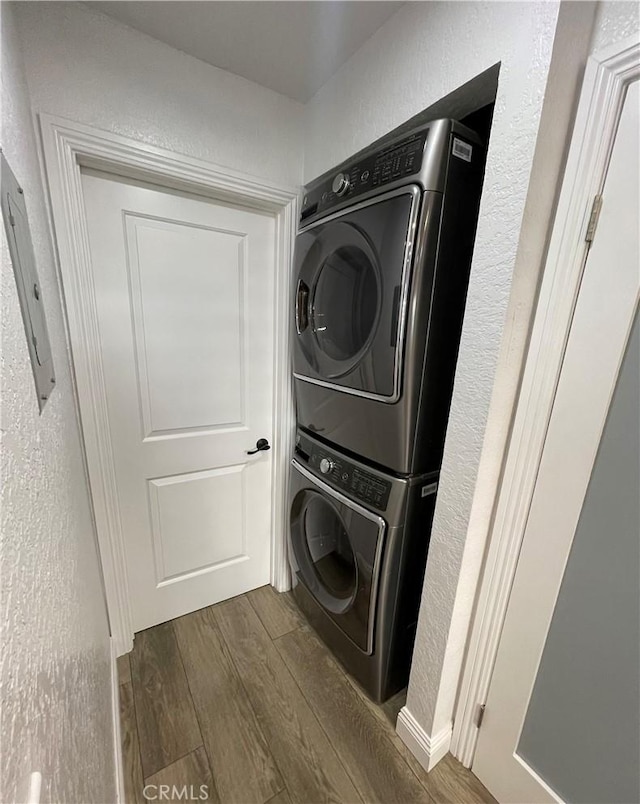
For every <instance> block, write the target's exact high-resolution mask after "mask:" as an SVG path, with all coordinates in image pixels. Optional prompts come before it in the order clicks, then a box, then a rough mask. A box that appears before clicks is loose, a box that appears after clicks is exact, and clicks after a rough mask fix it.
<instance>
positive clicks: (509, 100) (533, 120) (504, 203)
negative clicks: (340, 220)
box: [305, 2, 558, 736]
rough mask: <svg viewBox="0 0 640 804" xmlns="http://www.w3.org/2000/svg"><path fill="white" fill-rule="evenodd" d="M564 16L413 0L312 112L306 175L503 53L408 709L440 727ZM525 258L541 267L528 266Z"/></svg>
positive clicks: (539, 6)
mask: <svg viewBox="0 0 640 804" xmlns="http://www.w3.org/2000/svg"><path fill="white" fill-rule="evenodd" d="M557 17H558V4H557V3H553V2H552V3H500V2H497V3H493V2H490V3H483V2H472V3H466V2H461V3H447V2H444V3H441V2H430V3H409V4H407V5H406V6H404V7H403V8H402V9H401V10H400V11H399V12H398V13H397V14H395V15H394V16H393V17H392V18H391V19H390V20H389V22H388V23H387V24H386V25H385V26H383V27H382V28H381V29H380V30H379V31H378V32H377V33H376V34H375V35H374V36H373V37H372V38H371V39H370V40H369V41H368V42H367V43H366V44H365V45H364V46H363V47H362V48H361V49H360V50H359V51H358V53H356V54H355V55H354V56H353V57H352V58H351V60H350V61H349V62H348V63H347V64H346V65H345V66H344V67H343V68H342V70H341V71H340V72H339V73H338V74H337V75H336V76H334V78H333V79H332V80H331V81H330V82H329V83H328V84H326V85H325V86H324V87H323V88H322V89H321V90H320V91H319V92H318V93H317V94H316V96H315V97H314V98H313V99H312V101H311V102H310V103H309V104H308V109H307V116H306V142H307V144H308V145H307V150H306V151H305V178H306V179H307V180H308V179H310V178H312V177H313V176H314V175H315V174H317V173H320V172H322V171H324V170H326V169H328V168H329V167H330V166H331V165H332V164H334V163H336V162H338V161H339V160H340V159H342V158H345V157H346V156H348V154H349V153H351V152H353V151H355V150H357V149H359V148H362V147H363V146H364V145H366V144H367V142H370V141H371V140H373V139H375V138H376V137H379V136H381V135H382V134H384V133H386V132H387V131H388V130H390V129H391V128H393V127H394V126H397V125H399V124H400V123H402V122H403V121H404V120H405V119H407V118H409V117H411V116H412V115H414V114H416V113H417V112H419V111H420V110H421V109H423V108H425V107H427V106H429V105H430V104H431V103H433V102H435V101H436V100H438V99H439V98H440V97H442V96H443V95H446V94H447V93H448V92H451V91H452V90H453V89H455V88H457V87H458V86H460V85H461V84H463V83H464V82H466V81H468V80H469V79H470V78H472V77H473V76H474V75H477V74H478V73H480V72H481V71H482V70H484V69H486V68H487V67H489V66H491V65H492V64H494V63H496V62H498V61H500V62H501V63H502V67H501V72H500V80H499V88H498V97H497V101H496V109H495V116H494V123H493V129H492V133H491V142H490V147H489V152H488V158H487V169H486V178H485V186H484V192H483V198H482V204H481V209H480V220H479V226H478V233H477V238H476V246H475V252H474V259H473V267H472V273H471V280H470V286H469V295H468V301H467V310H466V316H465V323H464V329H463V334H462V342H461V348H460V356H459V360H458V374H457V378H456V383H455V388H454V395H453V401H452V407H451V415H450V419H449V427H448V431H447V441H446V446H445V454H444V460H443V467H442V475H441V483H440V490H439V495H438V503H437V507H436V515H435V521H434V528H433V534H432V543H431V548H430V554H429V561H428V565H427V573H426V580H425V588H424V592H423V601H422V608H421V614H420V622H419V625H418V635H417V639H416V647H415V652H414V660H413V667H412V673H411V681H410V685H409V692H408V698H407V708H408V709H409V711H410V712H411V714H412V715H413V716H414V718H415V719H416V720H417V721H418V723H419V724H420V726H421V727H422V728H423V729H424V731H425V732H426V733H427V734H429V735H431V736H437V735H438V734H439V733H440V732H441V731H442V730H443V729H444V730H445V732H446V731H447V730H448V729H449V728H450V723H451V714H452V708H453V703H454V698H455V691H456V685H457V680H458V674H459V668H460V662H461V659H462V652H463V649H464V639H465V635H466V629H467V627H468V622H469V617H470V614H471V608H472V604H473V599H474V594H475V588H476V583H475V582H476V580H477V572H478V570H479V563H480V558H481V555H482V547H483V545H484V537H485V536H486V530H487V528H488V523H489V518H490V515H491V509H492V502H493V497H492V491H495V482H496V481H497V477H494V478H493V488H488V489H487V494H486V499H485V500H484V502H483V506H482V508H483V510H482V519H483V522H477V523H476V531H477V533H476V541H477V543H478V547H477V548H476V551H475V556H474V562H473V563H474V571H471V572H467V576H466V577H465V582H464V583H463V584H459V578H460V573H461V570H462V569H463V566H462V565H463V555H464V548H465V541H466V539H467V533H468V530H469V522H470V516H471V509H472V504H473V499H474V489H475V485H476V479H477V476H478V470H479V466H480V458H481V454H482V450H483V441H484V434H485V429H486V427H487V421H488V414H489V407H490V400H491V397H492V391H493V386H494V378H495V376H496V366H497V363H498V357H499V354H500V344H501V339H502V337H503V331H504V328H505V314H506V310H507V303H508V299H509V294H510V289H511V283H512V278H513V274H514V269H515V267H516V255H517V253H518V245H519V240H520V234H521V233H520V229H521V224H522V221H523V214H524V210H525V201H526V198H527V191H528V189H529V183H530V176H531V170H532V165H533V160H534V153H535V148H536V137H537V134H538V126H539V122H540V117H541V111H542V105H543V99H544V93H545V85H546V81H547V75H548V71H549V66H550V62H551V54H552V46H553V40H554V34H555V28H556V22H557ZM341 121H348V125H345V124H344V123H341ZM553 186H554V182H553V176H552V183H551V187H553ZM551 200H552V199H551ZM543 201H544V203H543V204H542V208H541V209H540V210H538V212H539V214H541V215H542V216H543V217H544V216H545V215H548V214H549V209H548V206H549V203H550V199H548V198H545V199H543ZM525 256H527V255H525ZM525 263H526V260H525ZM525 268H529V269H530V268H531V264H530V263H526V264H525V266H524V267H523V268H521V271H524V270H525ZM536 270H537V266H536V265H535V262H534V264H533V271H534V280H533V282H532V283H530V284H532V286H533V291H531V289H530V288H529V289H528V292H529V295H532V292H535V284H536V283H535V276H536V275H537V274H536ZM531 301H532V300H529V309H530V306H531ZM525 308H526V305H525ZM527 312H528V310H527V309H525V310H524V311H523V314H522V316H520V317H519V316H518V315H517V311H516V315H515V318H511V319H510V320H509V322H508V325H509V328H510V329H514V328H515V331H516V335H515V338H516V340H517V341H518V342H522V343H524V340H525V335H524V334H523V333H526V327H527V324H528V316H527ZM510 337H511V334H510ZM516 357H517V355H516ZM518 373H519V361H518V360H517V359H516V360H515V361H513V365H511V366H510V369H509V371H508V372H507V376H506V377H504V378H503V382H506V383H507V385H508V386H509V388H512V389H515V387H516V386H517V377H518ZM508 423H509V407H508V405H507V407H506V416H505V411H504V410H502V411H500V426H499V427H497V428H496V429H495V432H494V433H493V437H492V442H491V443H489V444H485V449H484V453H485V456H486V454H487V451H488V452H489V459H490V460H491V462H492V463H493V464H494V465H496V466H497V467H498V471H499V466H500V462H501V457H502V452H503V449H504V442H505V439H506V435H507V432H508ZM474 576H475V577H474ZM456 607H457V610H456V611H454V609H455V608H456ZM452 629H453V631H452ZM452 640H453V641H452ZM452 651H453V654H454V657H453V661H452V660H451V659H452V657H451V654H452ZM443 673H444V675H443Z"/></svg>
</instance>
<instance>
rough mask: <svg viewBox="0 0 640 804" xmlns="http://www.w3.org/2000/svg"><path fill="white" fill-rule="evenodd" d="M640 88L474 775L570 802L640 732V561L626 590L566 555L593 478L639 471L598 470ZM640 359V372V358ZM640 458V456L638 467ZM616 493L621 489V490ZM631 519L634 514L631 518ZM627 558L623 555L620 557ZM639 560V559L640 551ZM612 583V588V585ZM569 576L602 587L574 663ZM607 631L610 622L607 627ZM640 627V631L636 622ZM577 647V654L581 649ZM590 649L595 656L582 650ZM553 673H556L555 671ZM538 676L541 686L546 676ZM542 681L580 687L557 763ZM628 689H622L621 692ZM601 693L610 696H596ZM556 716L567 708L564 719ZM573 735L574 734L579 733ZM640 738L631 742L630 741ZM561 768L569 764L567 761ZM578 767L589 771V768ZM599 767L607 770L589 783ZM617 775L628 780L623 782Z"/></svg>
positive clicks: (624, 260) (578, 313)
mask: <svg viewBox="0 0 640 804" xmlns="http://www.w3.org/2000/svg"><path fill="white" fill-rule="evenodd" d="M638 90H639V85H638V82H637V81H636V82H635V83H633V84H631V86H630V87H629V89H628V93H627V97H626V100H625V103H624V107H623V110H622V116H621V119H620V123H619V127H618V132H617V135H616V140H615V143H614V146H613V150H612V154H611V160H610V164H609V168H608V172H607V177H606V181H605V186H604V190H603V206H602V212H601V216H600V221H599V224H598V229H597V232H596V237H595V240H594V242H593V245H592V247H591V250H590V252H589V255H588V259H587V262H586V265H585V269H584V275H583V278H582V283H581V287H580V292H579V295H578V299H577V303H576V307H575V312H574V316H573V321H572V325H571V330H570V333H569V338H568V341H567V346H566V351H565V354H564V360H563V365H562V370H561V373H560V377H559V381H558V387H557V392H556V396H555V400H554V405H553V409H552V413H551V417H550V420H549V427H548V431H547V437H546V440H545V444H544V449H543V453H542V458H541V463H540V468H539V472H538V476H537V481H536V486H535V489H534V494H533V499H532V501H531V508H530V512H529V518H528V521H527V527H526V530H525V534H524V539H523V543H522V548H521V552H520V556H519V560H518V566H517V570H516V574H515V578H514V583H513V588H512V590H511V595H510V598H509V605H508V608H507V614H506V618H505V623H504V627H503V631H502V635H501V639H500V645H499V648H498V653H497V658H496V664H495V668H494V672H493V676H492V680H491V686H490V689H489V695H488V699H487V704H486V715H485V719H484V721H483V724H482V728H481V730H480V734H479V739H478V746H477V750H476V755H475V757H474V760H473V770H474V773H476V775H477V776H478V777H479V778H480V779H481V780H482V782H483V783H484V784H485V785H486V786H487V787H488V788H489V789H490V790H491V792H492V793H493V794H494V795H495V796H496V798H497V799H498V800H499V801H500V802H519V803H520V804H524V803H525V802H536V804H539V803H540V802H555V801H561V800H562V798H563V796H566V800H568V801H585V800H587V799H586V798H584V797H583V793H581V792H576V791H578V790H580V789H582V790H584V789H585V787H586V788H589V790H590V792H589V794H588V795H589V796H594V797H593V798H591V797H590V798H588V800H591V801H596V800H598V801H599V800H602V798H601V796H602V790H601V783H602V780H603V778H604V776H605V773H603V772H602V766H603V765H607V766H608V767H607V771H606V772H610V770H611V768H615V767H616V766H617V764H616V763H617V762H618V760H619V756H616V753H618V754H619V753H620V752H617V751H616V747H615V746H616V743H617V742H618V741H619V730H620V729H622V728H626V730H627V731H626V733H627V734H628V733H629V731H631V732H635V737H634V738H635V739H636V740H637V709H634V701H635V700H637V671H635V672H634V667H633V666H631V665H630V663H631V662H636V666H637V655H638V650H637V648H638V647H639V646H638V645H637V644H636V646H633V647H630V645H629V639H628V635H624V636H623V635H622V634H619V635H618V638H617V639H616V638H615V637H613V639H612V635H611V633H607V631H609V632H610V631H611V630H613V629H616V628H617V627H619V626H620V625H621V624H622V623H623V622H628V621H629V620H630V619H632V618H630V617H629V609H628V608H627V607H635V609H634V610H635V612H636V613H637V605H638V587H637V573H635V578H634V581H635V588H634V584H633V583H632V584H631V588H629V587H627V591H626V593H625V595H623V596H622V597H620V595H619V594H618V592H619V589H618V588H617V586H618V584H620V583H622V582H623V577H624V573H618V574H616V573H614V572H612V567H613V566H615V561H613V560H612V561H606V560H605V561H600V562H597V563H598V566H597V568H596V570H595V571H585V566H586V565H585V564H583V565H582V569H580V564H577V565H575V564H574V565H572V566H571V567H570V568H569V569H571V572H569V571H568V569H567V561H568V560H570V554H571V558H572V559H573V558H574V557H575V555H578V556H579V558H580V557H581V555H582V547H583V544H581V543H579V542H578V538H579V537H580V534H579V533H578V535H577V536H576V533H577V531H578V528H579V526H580V524H581V518H582V517H583V516H584V515H585V513H586V514H587V515H588V508H587V506H586V505H585V498H587V496H588V492H590V490H591V491H593V490H594V489H595V492H596V493H598V492H599V490H598V489H597V487H596V486H597V484H596V485H592V486H591V487H590V484H593V482H594V480H596V481H597V483H599V485H600V491H601V490H602V488H603V487H606V486H607V485H609V486H610V487H614V486H615V485H617V484H618V483H621V484H628V483H629V480H630V478H629V477H625V478H624V479H623V480H621V481H619V480H618V478H617V477H615V476H614V477H611V476H608V477H607V479H606V480H607V482H606V483H604V484H603V483H602V477H601V476H597V474H596V473H594V472H593V468H594V464H595V462H596V458H597V456H598V453H599V450H601V449H602V445H603V444H604V436H603V429H604V428H605V423H606V422H607V417H608V415H609V413H610V411H611V410H612V409H613V408H612V397H613V396H614V392H615V389H616V386H617V385H618V380H619V376H620V370H621V365H622V364H623V358H624V355H625V352H626V350H627V345H628V342H629V336H630V333H631V329H632V325H633V321H634V318H635V316H636V315H637V309H638V297H639V293H640V276H639V273H638V265H639V264H640V238H639V233H638V227H639V224H638V221H640V199H639V187H638V181H637V176H638V174H639V172H640V164H639V151H638V142H639V140H640V93H639V91H638ZM635 368H636V372H637V366H635ZM632 404H635V408H636V413H635V417H633V418H634V423H635V430H634V432H633V433H629V434H628V438H629V439H631V438H633V439H634V441H635V443H636V444H637V435H638V434H637V421H638V418H639V416H640V411H638V394H637V389H636V391H635V402H634V403H632ZM606 434H607V433H606V430H605V436H606ZM624 438H625V436H624V435H623V437H622V439H618V441H619V443H620V452H621V453H622V452H624V451H625V450H628V449H629V444H628V443H626V444H625V443H624ZM607 448H608V447H607ZM631 449H633V446H632V447H631ZM636 451H637V447H636ZM639 458H640V456H637V455H636V461H635V463H636V468H637V465H638V460H639ZM621 465H623V464H621ZM614 474H615V473H614ZM610 475H611V473H610ZM631 485H633V482H632V483H631ZM636 491H637V487H636ZM609 497H610V499H613V497H611V495H609ZM636 510H637V508H636ZM592 525H595V526H596V527H597V528H598V531H599V533H598V536H599V541H600V542H601V545H600V547H599V549H600V550H602V555H604V556H606V555H607V553H608V552H609V551H613V550H616V551H620V550H621V549H627V548H624V547H622V546H621V542H620V541H619V540H618V537H620V536H623V537H624V538H626V539H628V536H629V534H628V533H626V532H625V533H617V532H616V528H620V523H619V521H618V522H616V521H615V520H614V518H613V517H610V518H608V521H607V522H606V525H605V526H602V523H600V525H598V523H597V522H596V521H593V522H592ZM626 527H627V525H623V526H622V528H623V529H625V530H626ZM639 529H640V523H638V522H636V524H635V532H634V533H632V534H631V535H632V538H633V539H634V540H635V545H636V547H637V538H638V530H639ZM583 532H584V530H583ZM574 537H575V539H576V541H575V543H574ZM605 545H606V546H605ZM577 548H580V549H577ZM628 554H629V555H632V554H633V552H632V551H631V552H628ZM636 556H637V551H636ZM619 558H620V556H619V554H617V555H616V560H619ZM580 560H581V558H580ZM635 564H636V566H637V558H636V560H635ZM576 568H578V569H577V572H578V578H577V579H576V577H575V571H576ZM627 577H629V576H627ZM632 577H633V576H632ZM567 580H568V581H569V583H568V584H566V581H567ZM609 585H611V587H612V589H613V591H612V594H609V595H608V594H607V593H606V590H607V587H608V586H609ZM563 587H564V588H566V589H570V588H573V589H578V590H580V589H581V590H583V592H584V593H586V594H587V595H588V596H589V598H590V600H589V603H590V605H589V606H586V605H585V606H580V605H579V604H578V605H577V606H576V604H575V601H574V604H573V605H574V609H575V611H577V614H578V619H577V620H576V618H573V619H572V624H571V628H568V629H565V637H564V638H563V639H562V641H561V642H562V644H561V654H562V652H564V655H562V656H561V661H551V663H547V662H546V661H545V662H543V663H541V660H544V658H545V657H544V653H545V652H546V650H547V648H546V647H545V646H548V647H549V648H550V649H551V653H550V654H549V655H551V656H553V654H554V653H555V654H556V658H557V655H558V654H557V651H556V650H555V648H554V646H555V645H557V639H556V638H555V636H554V634H553V633H552V628H553V624H554V622H555V623H556V625H557V624H558V623H560V624H561V625H562V620H563V617H564V616H565V614H566V599H565V598H563V597H561V598H559V597H558V595H559V593H560V592H561V589H562V588H563ZM594 598H595V599H597V600H599V601H600V602H601V605H596V606H595V609H596V610H597V612H598V615H599V616H598V617H593V618H589V615H588V612H589V611H590V610H591V611H592V610H593V600H594ZM615 601H618V603H617V604H616V603H615ZM612 605H613V606H615V605H620V606H623V607H625V608H624V609H623V610H621V612H620V616H616V611H615V609H614V611H613V612H609V613H608V612H607V607H609V606H612ZM558 615H560V616H559V617H558ZM607 619H608V620H609V623H608V624H607V625H606V626H605V628H604V630H603V629H602V622H607ZM599 630H602V631H603V632H602V636H601V637H600V638H599ZM632 630H633V629H632ZM634 636H635V638H636V639H637V631H636V633H635V635H634ZM616 649H617V652H616ZM571 651H573V654H574V655H573V656H569V655H568V654H569V652H571ZM577 656H581V657H583V660H582V661H578V662H576V661H575V658H576V657H577ZM618 661H621V662H626V663H627V664H626V667H625V668H624V670H621V668H619V667H617V666H616V667H615V669H614V666H615V665H616V664H617V662H618ZM554 667H555V670H554V669H553V668H554ZM568 667H571V668H572V670H571V672H567V670H566V668H568ZM549 668H551V670H550V669H549ZM559 668H564V670H562V669H559ZM603 668H604V671H603ZM608 668H611V669H610V670H609V669H608ZM542 671H544V675H542ZM549 672H551V673H552V674H553V676H552V677H549ZM629 677H631V678H632V679H633V682H632V684H633V686H631V685H630V687H629V689H628V690H625V689H624V688H622V687H621V685H620V681H619V680H620V679H623V678H629ZM538 680H540V681H541V683H540V684H537V682H538ZM536 685H537V686H538V689H539V690H541V691H542V693H541V694H543V695H546V693H545V691H546V692H548V691H549V689H552V690H553V694H554V695H555V696H558V694H559V692H560V690H562V689H563V688H565V687H566V688H567V689H568V690H570V692H569V693H567V694H565V695H562V696H560V698H556V704H555V706H563V707H566V712H565V713H564V716H563V717H562V720H563V723H562V734H560V733H559V730H555V733H554V734H553V739H555V740H558V744H557V748H556V752H555V753H556V755H555V756H554V757H553V760H554V761H553V762H550V761H549V755H548V752H547V754H546V755H544V754H543V753H542V752H540V750H539V742H538V740H539V737H540V733H539V732H538V734H536V735H533V734H532V732H531V731H529V730H525V729H524V727H525V724H526V722H527V718H528V712H529V710H530V704H531V702H532V694H533V693H534V691H535V689H536ZM585 689H590V690H591V694H590V695H587V696H578V697H579V700H578V701H577V705H576V701H575V693H576V692H577V691H579V690H585ZM572 696H574V700H573V704H572ZM619 696H622V698H623V700H622V701H620V699H619ZM595 698H598V701H597V702H595V703H594V700H593V699H595ZM547 700H548V698H547ZM606 701H609V703H610V705H607V703H605V702H606ZM538 704H539V700H538V701H537V703H536V702H535V701H534V707H533V708H532V709H531V712H535V711H536V710H537V711H538V712H539V709H538ZM572 706H573V711H572ZM616 712H618V713H619V716H616V714H615V713H616ZM597 713H600V716H598V714H597ZM557 716H558V712H557V711H556V712H554V717H557ZM531 724H533V725H532V726H531V728H533V729H536V730H537V731H538V730H539V729H540V727H541V726H544V728H549V727H550V726H551V718H549V719H546V718H544V715H543V716H542V719H539V720H538V721H537V726H536V724H535V723H534V722H533V721H531ZM629 727H631V728H629ZM567 734H572V735H574V737H573V738H572V739H567V737H566V735H567ZM523 735H524V737H523ZM563 735H564V740H562V736H563ZM558 738H560V739H558ZM543 739H544V737H543ZM628 749H629V742H628V741H627V742H626V743H625V745H624V751H627V750H628ZM562 752H564V754H563V753H562ZM631 753H632V754H633V753H634V752H633V750H632V751H631ZM576 754H577V756H576ZM558 766H560V767H561V773H558V772H557V769H558ZM625 767H626V771H625V772H626V773H627V774H629V773H631V774H633V775H634V778H632V779H631V780H629V779H628V778H627V780H626V782H629V781H631V783H632V784H636V785H637V767H636V764H635V763H634V766H633V767H629V764H628V763H625ZM572 769H573V770H572ZM576 769H577V771H576ZM577 774H580V776H581V777H582V778H580V779H576V776H577ZM590 774H592V775H593V777H594V778H595V779H597V782H596V781H594V783H593V784H591V785H589V784H585V780H586V779H588V778H589V775H590ZM571 775H573V776H574V781H573V782H572V781H571V779H570V778H569V777H570V776H571ZM618 781H619V782H622V783H625V782H624V780H618ZM616 787H617V788H618V789H620V787H621V785H620V784H616ZM598 790H600V792H599V793H598V792H597V791H598ZM606 795H607V801H622V800H624V801H629V800H631V799H629V798H627V797H623V798H615V797H613V798H612V796H614V795H615V794H614V792H613V785H612V786H610V787H609V788H608V793H607V794H606ZM633 800H635V798H634V799H633Z"/></svg>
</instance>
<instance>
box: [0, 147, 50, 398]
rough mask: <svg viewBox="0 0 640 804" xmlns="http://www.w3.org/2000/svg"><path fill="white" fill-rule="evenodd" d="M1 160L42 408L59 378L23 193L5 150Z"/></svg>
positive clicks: (11, 249)
mask: <svg viewBox="0 0 640 804" xmlns="http://www.w3.org/2000/svg"><path fill="white" fill-rule="evenodd" d="M0 160H1V162H2V190H1V192H2V217H3V218H4V226H5V230H6V233H7V243H8V246H9V253H10V255H11V262H12V263H13V273H14V275H15V279H16V286H17V289H18V298H19V300H20V308H21V310H22V320H23V322H24V329H25V333H26V336H27V345H28V347H29V356H30V357H31V368H32V370H33V379H34V381H35V384H36V393H37V397H38V405H39V408H40V411H41V412H42V409H43V407H44V406H45V404H46V402H47V400H48V399H49V397H50V396H51V392H52V391H53V387H54V385H55V382H56V380H55V374H54V372H53V360H52V356H51V345H50V343H49V333H48V331H47V320H46V318H45V315H44V307H43V304H42V293H41V291H40V283H39V281H38V274H37V271H36V264H35V259H34V256H33V243H32V240H31V232H30V231H29V221H28V220H27V208H26V205H25V200H24V193H23V191H22V188H21V187H20V185H19V184H18V182H17V181H16V177H15V176H14V175H13V172H12V170H11V168H10V167H9V164H8V162H7V160H6V159H5V157H4V154H1V155H0Z"/></svg>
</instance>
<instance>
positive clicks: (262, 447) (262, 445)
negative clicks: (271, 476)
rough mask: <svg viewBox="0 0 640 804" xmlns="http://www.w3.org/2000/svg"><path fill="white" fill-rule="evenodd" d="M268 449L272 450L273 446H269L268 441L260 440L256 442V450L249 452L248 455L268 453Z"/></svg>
mask: <svg viewBox="0 0 640 804" xmlns="http://www.w3.org/2000/svg"><path fill="white" fill-rule="evenodd" d="M268 449H271V444H269V442H268V441H267V439H266V438H259V439H258V440H257V441H256V448H255V449H250V450H248V451H247V455H255V454H256V452H266V451H267V450H268Z"/></svg>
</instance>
